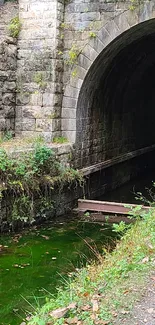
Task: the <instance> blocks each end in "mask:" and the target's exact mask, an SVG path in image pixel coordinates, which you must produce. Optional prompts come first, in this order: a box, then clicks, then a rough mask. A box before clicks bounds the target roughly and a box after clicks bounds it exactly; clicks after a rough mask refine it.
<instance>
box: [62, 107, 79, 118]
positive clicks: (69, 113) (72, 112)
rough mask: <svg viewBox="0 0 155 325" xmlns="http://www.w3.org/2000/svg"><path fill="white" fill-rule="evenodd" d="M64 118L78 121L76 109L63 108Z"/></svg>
mask: <svg viewBox="0 0 155 325" xmlns="http://www.w3.org/2000/svg"><path fill="white" fill-rule="evenodd" d="M62 118H69V119H76V109H72V108H63V109H62Z"/></svg>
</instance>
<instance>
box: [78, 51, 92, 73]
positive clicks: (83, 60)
mask: <svg viewBox="0 0 155 325" xmlns="http://www.w3.org/2000/svg"><path fill="white" fill-rule="evenodd" d="M78 64H79V65H80V66H81V67H82V68H84V69H86V70H87V69H89V67H90V66H91V60H90V59H88V57H86V56H85V55H83V53H81V54H80V55H79V57H78Z"/></svg>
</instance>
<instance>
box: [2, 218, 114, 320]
mask: <svg viewBox="0 0 155 325" xmlns="http://www.w3.org/2000/svg"><path fill="white" fill-rule="evenodd" d="M112 236H114V233H113V232H112V230H111V228H110V226H107V225H106V226H105V225H101V224H92V223H83V222H77V220H76V221H75V220H74V221H69V222H60V221H59V222H57V223H55V224H50V225H48V227H42V228H34V229H31V230H27V231H25V232H23V233H19V234H14V235H3V236H1V239H0V245H3V246H0V325H19V324H21V322H22V320H23V318H24V316H25V310H29V309H31V310H32V309H33V308H32V307H30V304H32V305H33V306H34V308H36V306H37V305H38V304H40V305H41V304H43V303H44V302H45V300H46V297H47V296H49V294H50V293H52V294H54V293H56V287H57V286H59V285H62V283H63V282H64V281H65V278H66V276H68V275H69V273H70V272H73V271H75V269H76V268H80V267H82V266H83V265H85V264H86V262H89V261H90V260H91V259H92V258H93V259H94V258H95V256H94V255H93V253H92V251H91V249H90V247H88V245H87V244H86V242H87V243H89V245H91V246H94V245H96V247H97V249H98V250H100V251H101V250H102V247H103V246H104V245H107V244H108V245H109V244H110V243H111V242H112ZM46 290H47V291H46Z"/></svg>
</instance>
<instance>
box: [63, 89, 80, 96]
mask: <svg viewBox="0 0 155 325" xmlns="http://www.w3.org/2000/svg"><path fill="white" fill-rule="evenodd" d="M64 96H65V97H72V98H78V96H79V89H78V88H75V87H72V86H67V87H66V89H65V92H64Z"/></svg>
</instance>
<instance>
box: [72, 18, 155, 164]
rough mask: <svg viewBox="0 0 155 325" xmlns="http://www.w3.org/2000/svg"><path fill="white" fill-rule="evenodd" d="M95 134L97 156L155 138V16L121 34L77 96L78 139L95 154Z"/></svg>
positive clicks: (95, 63)
mask: <svg viewBox="0 0 155 325" xmlns="http://www.w3.org/2000/svg"><path fill="white" fill-rule="evenodd" d="M94 139H95V143H96V146H95V147H98V153H99V157H100V158H99V160H103V159H108V158H111V157H113V156H116V155H119V154H121V153H124V152H129V151H131V150H136V149H138V148H141V147H144V146H148V145H151V144H153V143H155V19H152V20H149V21H147V22H144V23H141V24H139V25H137V26H135V27H133V28H131V29H130V30H129V31H127V32H125V33H123V34H122V35H120V36H119V37H117V38H116V39H115V40H114V41H113V42H111V43H110V44H109V45H108V46H107V48H106V49H104V50H103V52H102V53H101V54H100V55H99V56H98V57H97V59H96V60H95V62H94V63H93V66H92V67H91V68H90V70H89V72H88V74H87V76H86V78H85V80H84V83H83V86H82V89H81V92H80V95H79V100H78V106H77V142H78V143H81V142H82V143H83V146H84V147H86V148H87V149H88V148H90V150H91V151H92V156H93V154H94V147H93V143H94ZM95 150H96V151H97V149H95ZM92 162H93V158H92V161H90V163H92Z"/></svg>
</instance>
